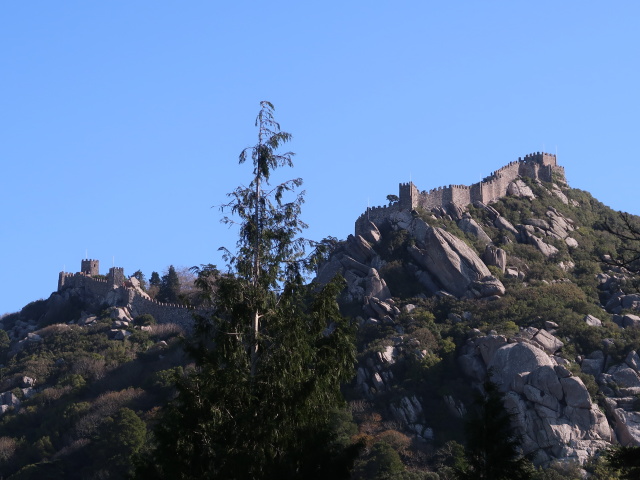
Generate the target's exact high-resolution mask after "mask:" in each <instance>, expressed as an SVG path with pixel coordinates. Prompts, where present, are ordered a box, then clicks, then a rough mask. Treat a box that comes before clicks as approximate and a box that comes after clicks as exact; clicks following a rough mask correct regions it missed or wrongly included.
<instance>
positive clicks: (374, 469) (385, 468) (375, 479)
mask: <svg viewBox="0 0 640 480" xmlns="http://www.w3.org/2000/svg"><path fill="white" fill-rule="evenodd" d="M404 471H405V467H404V464H403V463H402V460H400V456H399V455H398V453H397V452H396V451H395V450H394V449H393V448H392V447H391V445H389V444H387V443H385V442H378V443H376V444H374V445H373V447H372V448H371V450H370V451H369V453H368V454H367V455H366V456H365V457H364V458H363V459H361V460H359V461H358V464H357V465H356V467H355V468H354V471H353V476H352V478H353V479H355V480H383V479H384V480H387V479H388V480H391V479H396V478H398V476H399V475H401V474H402V473H403V472H404Z"/></svg>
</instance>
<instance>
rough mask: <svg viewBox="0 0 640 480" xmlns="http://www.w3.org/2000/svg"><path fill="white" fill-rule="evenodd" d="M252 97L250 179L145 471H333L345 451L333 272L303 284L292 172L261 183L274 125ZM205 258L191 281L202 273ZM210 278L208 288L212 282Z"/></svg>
mask: <svg viewBox="0 0 640 480" xmlns="http://www.w3.org/2000/svg"><path fill="white" fill-rule="evenodd" d="M273 111H274V107H273V105H272V104H270V103H269V102H262V103H261V109H260V112H259V114H258V117H257V120H256V126H257V127H258V143H257V144H256V145H255V146H253V147H250V148H247V149H245V150H243V151H242V153H241V155H240V163H244V162H245V161H247V160H248V159H251V161H252V163H253V175H252V180H251V182H250V184H249V185H248V186H246V187H245V186H240V187H238V188H237V189H235V190H234V191H233V192H231V193H230V194H229V197H230V198H231V201H230V202H229V203H227V204H225V205H223V207H222V210H223V211H226V212H228V213H229V214H230V216H228V217H225V218H224V219H223V222H225V223H227V224H229V223H233V224H237V225H238V226H239V237H238V242H237V245H236V250H235V252H231V251H230V250H225V253H226V259H227V261H228V271H227V273H226V274H222V275H219V276H218V277H217V281H216V283H215V289H211V292H209V293H213V295H212V306H213V314H212V315H211V316H201V317H199V318H198V322H197V336H196V339H195V340H194V342H193V343H192V344H191V346H190V351H191V353H192V355H193V356H194V358H195V360H196V369H195V370H194V371H193V372H192V373H191V374H189V375H188V376H186V377H184V378H181V379H180V381H179V383H178V391H179V395H178V398H177V399H176V401H175V402H174V403H173V404H172V405H171V406H170V407H169V408H167V410H166V413H165V415H164V417H163V420H162V421H161V422H160V424H159V428H158V430H157V432H156V435H157V439H158V448H157V450H156V454H155V458H154V462H155V465H154V466H153V475H156V476H158V477H160V478H169V477H171V478H214V477H215V478H317V477H333V478H341V477H346V476H347V475H348V465H349V458H350V454H351V453H353V451H354V449H353V448H352V450H349V449H347V448H345V445H343V444H340V443H339V442H338V441H337V440H336V435H335V433H334V432H333V431H332V429H331V422H330V420H331V412H332V410H334V408H336V407H339V406H340V405H341V404H342V403H343V400H342V396H341V393H340V383H341V382H343V381H345V380H347V379H349V378H350V376H351V375H352V372H353V363H354V360H355V356H354V355H355V353H354V343H353V331H352V327H351V326H350V325H349V324H348V323H347V321H346V320H345V319H344V318H343V317H342V316H341V315H340V312H339V310H338V306H337V303H336V297H337V295H338V293H339V291H340V290H341V288H342V285H343V284H342V281H341V279H339V278H336V279H335V280H334V281H333V282H331V283H329V284H328V285H327V286H326V287H324V288H323V289H319V290H318V291H313V290H312V289H311V288H309V287H308V286H306V285H305V284H304V269H305V265H306V264H307V262H306V261H305V258H306V257H305V254H306V247H308V245H309V242H307V241H306V240H304V239H302V238H301V237H300V233H301V232H302V230H303V228H305V227H306V225H305V224H304V223H303V222H302V221H301V220H300V218H299V216H300V211H301V205H302V202H303V193H296V192H295V190H296V188H297V187H299V186H300V185H301V184H302V180H301V179H294V180H288V181H285V182H282V183H279V184H277V185H275V186H271V185H270V176H271V173H272V171H273V170H274V169H275V168H278V167H282V166H289V167H290V166H292V161H291V159H292V156H293V153H291V152H287V153H283V154H280V153H278V149H279V147H280V146H281V145H282V144H283V143H286V142H287V141H289V140H290V138H291V135H290V134H288V133H286V132H282V131H281V130H280V126H279V124H278V123H277V122H276V121H275V119H274V116H273ZM211 271H212V269H211V268H204V269H203V270H202V271H201V273H202V275H204V276H203V277H202V278H201V281H200V282H197V283H199V284H204V285H210V280H211V276H210V273H211ZM214 290H215V292H214Z"/></svg>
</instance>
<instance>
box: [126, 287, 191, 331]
mask: <svg viewBox="0 0 640 480" xmlns="http://www.w3.org/2000/svg"><path fill="white" fill-rule="evenodd" d="M129 307H130V309H131V314H132V315H133V316H134V317H137V316H138V315H142V314H144V313H148V314H150V315H153V318H155V319H156V322H158V323H177V324H178V325H180V326H181V327H182V328H184V329H185V330H186V331H188V332H189V331H191V330H192V329H193V324H194V319H193V312H194V310H192V309H189V308H187V307H185V306H184V305H178V304H175V303H161V302H158V301H156V300H150V299H147V298H144V297H142V296H141V295H133V298H131V297H130V299H129Z"/></svg>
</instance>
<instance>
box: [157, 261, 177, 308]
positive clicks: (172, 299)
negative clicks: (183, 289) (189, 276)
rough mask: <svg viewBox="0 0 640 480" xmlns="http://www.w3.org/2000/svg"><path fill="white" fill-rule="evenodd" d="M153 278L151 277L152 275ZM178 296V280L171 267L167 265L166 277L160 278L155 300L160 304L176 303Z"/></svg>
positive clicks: (174, 270)
mask: <svg viewBox="0 0 640 480" xmlns="http://www.w3.org/2000/svg"><path fill="white" fill-rule="evenodd" d="M152 276H153V275H152ZM179 295H180V278H179V277H178V274H177V273H176V269H175V268H174V267H173V265H169V270H168V271H167V274H166V275H163V276H162V282H161V283H160V290H158V295H157V296H156V298H157V299H158V300H159V301H161V302H166V303H178V299H179Z"/></svg>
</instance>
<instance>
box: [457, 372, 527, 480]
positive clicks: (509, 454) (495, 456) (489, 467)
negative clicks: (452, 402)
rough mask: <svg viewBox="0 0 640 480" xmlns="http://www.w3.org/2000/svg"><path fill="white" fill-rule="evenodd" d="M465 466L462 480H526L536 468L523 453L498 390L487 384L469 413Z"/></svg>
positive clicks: (492, 384)
mask: <svg viewBox="0 0 640 480" xmlns="http://www.w3.org/2000/svg"><path fill="white" fill-rule="evenodd" d="M466 433H467V445H466V463H467V464H466V466H465V468H463V469H460V470H458V479H459V480H472V479H473V480H481V479H484V480H512V479H515V478H517V479H521V480H525V479H528V478H532V476H533V467H532V465H531V463H530V462H529V461H528V460H527V459H526V458H524V457H523V456H522V454H521V452H520V438H519V437H518V436H517V435H516V434H515V432H514V431H513V428H512V426H511V415H510V414H509V413H508V412H507V411H506V410H505V408H504V405H503V400H502V394H501V393H500V391H499V390H498V387H497V386H496V385H495V384H494V383H492V382H490V381H487V382H485V384H484V394H482V395H479V396H478V398H477V399H476V403H475V405H473V406H472V409H471V410H470V413H469V417H468V418H467V424H466Z"/></svg>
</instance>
